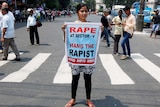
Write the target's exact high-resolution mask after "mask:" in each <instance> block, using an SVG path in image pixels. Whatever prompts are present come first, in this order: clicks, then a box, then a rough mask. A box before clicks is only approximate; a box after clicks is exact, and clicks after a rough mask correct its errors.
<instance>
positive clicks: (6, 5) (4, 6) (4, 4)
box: [0, 2, 15, 53]
mask: <svg viewBox="0 0 160 107" xmlns="http://www.w3.org/2000/svg"><path fill="white" fill-rule="evenodd" d="M0 7H1V9H2V8H7V9H9V6H8V3H6V2H3V3H2V5H1V6H0ZM8 14H9V16H10V18H12V19H13V20H14V21H15V17H14V15H13V13H12V12H11V11H8ZM2 18H3V15H2V11H1V10H0V23H1V21H2ZM0 28H1V27H0ZM0 38H1V30H0ZM0 53H3V46H2V42H1V41H0Z"/></svg>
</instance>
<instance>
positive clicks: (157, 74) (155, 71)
mask: <svg viewBox="0 0 160 107" xmlns="http://www.w3.org/2000/svg"><path fill="white" fill-rule="evenodd" d="M131 57H132V59H133V60H134V61H135V62H136V63H137V64H138V65H139V66H140V67H141V68H142V69H144V71H146V72H147V73H148V74H150V75H151V76H152V77H153V78H155V79H156V80H157V81H158V82H159V83H160V68H159V67H158V66H157V65H155V64H153V63H152V62H151V61H149V60H148V59H147V58H145V57H144V56H143V55H141V54H139V53H133V54H132V55H131Z"/></svg>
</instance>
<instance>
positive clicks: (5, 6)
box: [2, 2, 16, 21]
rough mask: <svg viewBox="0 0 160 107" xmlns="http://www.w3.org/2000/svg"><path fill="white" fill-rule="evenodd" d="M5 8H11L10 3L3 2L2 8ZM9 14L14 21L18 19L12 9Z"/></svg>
mask: <svg viewBox="0 0 160 107" xmlns="http://www.w3.org/2000/svg"><path fill="white" fill-rule="evenodd" d="M3 8H8V9H9V6H8V3H6V2H3V3H2V9H3ZM8 14H9V16H10V18H12V19H13V20H14V21H15V20H16V19H15V17H14V15H13V13H12V12H11V11H8Z"/></svg>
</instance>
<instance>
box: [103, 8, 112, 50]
mask: <svg viewBox="0 0 160 107" xmlns="http://www.w3.org/2000/svg"><path fill="white" fill-rule="evenodd" d="M107 15H109V10H107V9H105V10H104V11H103V15H102V17H101V23H102V25H103V26H104V30H103V32H102V33H101V38H103V36H104V38H105V39H106V41H107V47H110V41H109V33H108V28H109V23H108V20H107Z"/></svg>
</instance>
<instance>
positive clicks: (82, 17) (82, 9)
mask: <svg viewBox="0 0 160 107" xmlns="http://www.w3.org/2000/svg"><path fill="white" fill-rule="evenodd" d="M88 10H89V9H88V7H87V5H86V4H84V3H80V4H78V5H77V15H78V20H76V21H75V23H84V22H88V21H87V19H86V18H87V16H88ZM65 28H66V25H63V26H62V30H63V31H64V36H65ZM69 66H70V67H71V70H72V83H71V100H70V101H69V102H68V103H67V104H66V105H65V107H72V106H73V105H75V103H76V92H77V87H78V81H79V78H80V72H83V73H84V75H83V76H84V81H85V89H86V104H87V105H88V106H89V107H95V105H94V104H93V102H91V100H90V99H91V85H92V83H91V77H92V73H93V72H94V71H95V65H73V64H69Z"/></svg>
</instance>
